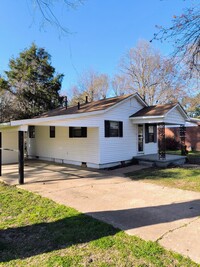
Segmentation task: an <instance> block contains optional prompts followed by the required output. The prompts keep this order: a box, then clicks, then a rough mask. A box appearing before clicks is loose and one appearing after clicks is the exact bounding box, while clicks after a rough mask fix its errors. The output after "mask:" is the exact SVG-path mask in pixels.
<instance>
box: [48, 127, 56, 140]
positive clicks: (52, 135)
mask: <svg viewBox="0 0 200 267" xmlns="http://www.w3.org/2000/svg"><path fill="white" fill-rule="evenodd" d="M49 136H50V138H55V137H56V127H55V126H49Z"/></svg>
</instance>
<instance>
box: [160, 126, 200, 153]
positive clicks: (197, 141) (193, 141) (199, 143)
mask: <svg viewBox="0 0 200 267" xmlns="http://www.w3.org/2000/svg"><path fill="white" fill-rule="evenodd" d="M165 134H166V137H174V138H175V139H176V141H178V142H179V141H180V137H179V127H174V128H166V129H165ZM185 143H186V146H187V149H190V148H192V150H196V151H200V126H194V127H187V128H186V142H185Z"/></svg>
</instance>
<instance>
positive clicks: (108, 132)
mask: <svg viewBox="0 0 200 267" xmlns="http://www.w3.org/2000/svg"><path fill="white" fill-rule="evenodd" d="M112 122H115V123H116V122H117V123H118V126H119V129H118V135H115V136H113V135H111V127H110V126H111V123H112ZM104 130H105V137H114V138H115V137H123V121H113V120H105V121H104Z"/></svg>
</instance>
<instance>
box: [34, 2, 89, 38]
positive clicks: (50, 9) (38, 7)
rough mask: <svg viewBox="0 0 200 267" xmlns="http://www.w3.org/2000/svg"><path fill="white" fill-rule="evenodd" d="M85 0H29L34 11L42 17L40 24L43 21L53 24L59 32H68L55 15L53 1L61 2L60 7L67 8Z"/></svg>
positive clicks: (76, 5)
mask: <svg viewBox="0 0 200 267" xmlns="http://www.w3.org/2000/svg"><path fill="white" fill-rule="evenodd" d="M84 1H85V0H29V2H31V4H32V5H33V9H34V11H35V12H38V11H39V13H40V15H41V17H42V21H41V26H42V27H43V26H44V24H45V23H48V24H50V25H52V26H55V27H56V28H57V29H58V30H59V31H60V32H61V33H70V31H69V29H68V28H67V27H65V26H64V25H63V24H62V23H61V22H60V20H59V19H58V17H57V15H56V14H55V7H54V5H55V3H56V4H62V7H63V6H64V7H66V8H68V9H76V8H77V7H78V6H79V5H81V4H83V3H84Z"/></svg>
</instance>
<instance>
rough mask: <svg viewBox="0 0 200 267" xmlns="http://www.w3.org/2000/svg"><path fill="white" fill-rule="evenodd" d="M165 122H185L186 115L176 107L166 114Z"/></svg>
mask: <svg viewBox="0 0 200 267" xmlns="http://www.w3.org/2000/svg"><path fill="white" fill-rule="evenodd" d="M165 122H166V123H170V124H185V117H184V116H183V115H182V113H181V112H180V111H179V109H178V108H177V107H176V108H174V109H172V110H171V111H170V112H169V113H168V114H167V115H166V117H165Z"/></svg>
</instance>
